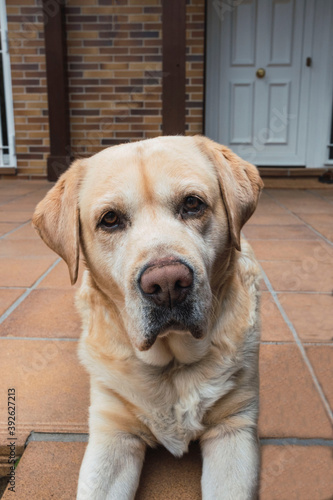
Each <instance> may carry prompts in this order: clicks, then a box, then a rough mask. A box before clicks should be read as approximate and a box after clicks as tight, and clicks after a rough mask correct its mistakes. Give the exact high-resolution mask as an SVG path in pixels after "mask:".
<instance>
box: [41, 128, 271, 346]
mask: <svg viewBox="0 0 333 500" xmlns="http://www.w3.org/2000/svg"><path fill="white" fill-rule="evenodd" d="M261 188H262V181H261V179H260V176H259V174H258V171H257V169H256V168H255V167H254V166H253V165H250V164H249V163H246V162H245V161H243V160H241V159H240V158H239V157H238V156H236V155H235V154H234V153H232V152H231V151H230V150H229V149H227V148H225V147H223V146H220V145H219V144H217V143H215V142H213V141H210V140H209V139H206V138H205V137H202V136H196V137H181V136H176V137H161V138H156V139H150V140H146V141H141V142H137V143H132V144H124V145H121V146H115V147H111V148H108V149H106V150H104V151H102V152H100V153H98V154H96V155H94V156H92V157H91V158H89V159H87V160H78V161H76V162H74V164H73V165H72V166H71V167H70V168H69V170H68V171H67V172H65V173H64V174H63V175H62V176H61V178H60V179H59V181H58V182H57V184H56V185H55V186H54V187H53V188H52V189H51V190H50V191H49V193H48V194H47V195H46V197H45V198H44V199H43V200H42V201H41V202H40V203H39V205H38V207H37V208H36V211H35V214H34V217H33V224H34V226H35V227H36V229H37V230H38V232H39V234H40V236H41V237H42V239H43V240H44V241H45V243H46V244H47V245H48V246H49V247H50V248H51V249H53V250H54V251H55V252H57V253H58V254H59V255H60V256H61V257H62V258H63V259H64V260H65V261H66V263H67V265H68V267H69V272H70V277H71V281H72V283H75V281H76V279H77V272H78V262H79V246H80V244H81V248H82V251H83V254H84V256H85V260H86V262H87V265H88V268H89V271H90V273H91V275H92V277H93V279H94V281H95V282H96V284H97V286H98V287H99V288H100V289H101V290H102V291H103V292H104V293H105V294H106V295H107V296H108V297H109V298H110V299H111V300H112V301H114V302H115V303H116V304H118V306H119V310H120V311H121V314H122V316H123V320H124V322H125V324H126V329H127V332H128V335H129V337H130V340H131V342H132V344H133V345H134V346H135V347H136V348H137V349H139V350H141V351H142V350H147V349H149V348H150V347H151V346H152V345H153V343H154V342H155V340H156V338H157V336H163V335H166V334H167V333H168V332H169V331H186V332H190V333H191V334H192V335H193V337H195V338H201V337H203V336H204V335H205V332H206V329H207V326H208V322H209V318H210V316H211V314H210V313H211V308H212V295H213V293H214V289H213V290H212V288H213V287H212V282H213V280H214V275H215V274H216V270H217V269H218V268H219V267H223V265H224V262H223V261H224V260H225V256H226V255H229V254H230V252H231V251H233V249H234V248H236V249H237V250H240V231H241V228H242V226H243V225H244V224H245V222H246V221H247V220H248V219H249V217H250V216H251V215H252V213H253V212H254V210H255V207H256V205H257V201H258V197H259V193H260V190H261Z"/></svg>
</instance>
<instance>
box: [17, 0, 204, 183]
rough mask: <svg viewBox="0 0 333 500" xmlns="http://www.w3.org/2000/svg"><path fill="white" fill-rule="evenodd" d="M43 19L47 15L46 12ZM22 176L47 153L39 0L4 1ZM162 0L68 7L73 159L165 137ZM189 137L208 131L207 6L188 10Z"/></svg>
mask: <svg viewBox="0 0 333 500" xmlns="http://www.w3.org/2000/svg"><path fill="white" fill-rule="evenodd" d="M44 14H45V13H44ZM7 15H8V27H9V37H10V47H11V48H10V53H11V65H12V80H13V98H14V106H15V110H14V113H15V130H16V137H17V139H16V143H17V153H18V172H19V175H46V157H47V155H48V152H49V147H48V146H49V141H48V117H47V91H46V81H45V78H46V76H45V58H44V34H43V25H42V8H41V5H40V0H7ZM161 15H162V7H161V0H114V1H108V0H68V1H67V3H66V21H67V47H68V76H69V106H70V126H71V141H72V144H71V147H72V152H73V153H74V155H76V156H85V155H90V154H93V153H95V152H97V151H99V150H101V149H102V148H104V147H107V146H109V145H112V144H118V143H120V142H124V141H132V140H137V139H144V138H148V137H155V136H157V135H160V134H161V133H162V132H161V126H162V115H161V112H162V94H161V93H162V79H161V77H162V52H161V50H162V22H161ZM186 40H187V54H186V133H187V134H195V133H202V132H203V77H204V74H203V72H204V0H187V5H186Z"/></svg>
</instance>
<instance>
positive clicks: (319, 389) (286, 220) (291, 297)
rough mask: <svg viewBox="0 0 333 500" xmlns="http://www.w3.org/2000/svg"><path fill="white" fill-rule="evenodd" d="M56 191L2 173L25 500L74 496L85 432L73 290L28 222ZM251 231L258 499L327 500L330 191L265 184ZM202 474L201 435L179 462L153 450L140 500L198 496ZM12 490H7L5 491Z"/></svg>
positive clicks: (5, 293) (5, 337)
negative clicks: (257, 339) (257, 272)
mask: <svg viewBox="0 0 333 500" xmlns="http://www.w3.org/2000/svg"><path fill="white" fill-rule="evenodd" d="M49 188H50V184H48V183H47V182H46V181H19V180H15V181H10V180H2V181H0V366H1V380H2V384H1V390H0V398H1V403H0V476H1V475H4V474H6V473H7V468H6V463H7V459H8V450H7V447H6V444H7V443H8V440H7V437H8V434H7V424H6V421H7V415H6V411H7V407H6V398H7V389H8V388H9V387H15V389H16V394H17V448H16V450H17V454H18V455H21V454H22V453H23V456H22V459H21V461H20V463H19V465H18V468H17V470H16V477H17V480H16V490H17V491H16V498H19V499H20V500H48V499H50V498H56V499H57V500H58V499H66V500H71V499H74V498H75V488H76V481H77V476H78V471H79V467H80V462H81V459H82V456H83V453H84V449H85V446H86V444H85V443H86V440H87V435H86V433H87V430H88V426H87V419H88V404H89V392H88V377H87V375H86V374H85V372H84V370H83V369H82V367H81V366H80V365H79V363H78V360H77V355H76V350H77V341H78V336H79V331H80V326H79V319H78V316H77V315H76V313H75V312H74V311H73V307H72V306H73V296H74V289H71V287H70V285H69V278H68V274H67V269H66V266H65V265H64V263H63V262H61V261H60V259H58V258H57V256H56V255H55V254H53V253H52V252H50V251H49V250H48V249H47V248H46V247H45V246H44V245H43V244H42V243H41V241H40V240H39V238H38V237H37V236H36V234H35V233H34V231H33V230H32V229H31V226H30V218H31V214H32V211H33V208H34V206H35V204H36V203H37V202H38V200H39V199H41V198H42V197H43V196H44V194H45V192H46V191H47V190H48V189H49ZM244 236H245V237H246V238H248V239H249V241H250V243H251V244H252V246H253V248H254V250H255V252H256V255H257V258H258V259H259V261H260V263H261V266H262V268H263V276H264V280H263V282H262V290H263V294H262V343H261V349H260V373H261V386H260V393H261V413H260V420H259V432H260V437H261V444H262V472H261V478H262V479H261V493H260V498H261V500H293V499H295V500H299V499H302V500H306V499H308V500H328V499H329V498H332V497H333V460H332V451H333V449H332V447H333V435H332V421H333V420H332V409H333V377H332V368H333V319H332V311H333V189H332V190H328V189H325V190H315V189H314V190H295V189H294V190H288V189H269V190H266V191H265V192H264V193H263V195H262V197H261V200H260V204H259V207H258V210H257V212H256V214H255V215H254V216H253V217H252V219H251V220H250V221H249V223H248V224H247V226H246V227H245V228H244ZM82 267H83V266H81V270H82ZM30 433H32V434H30ZM29 435H30V438H29V439H28V437H29ZM27 440H28V444H26V443H27ZM25 445H26V446H25ZM41 470H42V471H43V473H42V474H41ZM200 472H201V459H200V450H199V448H198V445H197V443H194V444H193V445H192V446H191V449H190V453H189V454H188V455H186V456H184V457H183V458H182V459H180V460H176V459H174V458H173V457H172V456H171V455H170V454H169V453H168V452H166V451H165V450H163V449H158V450H150V451H149V452H148V453H147V458H146V462H145V465H144V469H143V473H142V478H141V483H140V487H139V491H138V493H137V500H155V499H156V500H162V499H163V500H169V499H170V500H171V499H172V500H177V499H182V500H187V499H188V500H189V499H191V500H196V499H198V500H199V499H200ZM170 477H172V482H171V481H170ZM2 482H3V483H4V481H2ZM11 495H12V493H11V492H10V491H8V490H7V491H6V493H5V494H4V497H3V498H4V499H6V500H7V499H10V498H12V496H11ZM0 496H1V493H0ZM235 500H238V499H235ZM240 500H242V499H240Z"/></svg>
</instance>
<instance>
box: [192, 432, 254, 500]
mask: <svg viewBox="0 0 333 500" xmlns="http://www.w3.org/2000/svg"><path fill="white" fill-rule="evenodd" d="M216 434H217V435H216V437H214V438H208V439H205V438H204V436H203V439H202V441H201V449H202V456H203V472H202V478H201V487H202V498H203V500H255V499H256V498H257V494H258V492H257V489H258V474H259V462H260V460H259V444H258V439H257V437H256V431H254V430H253V429H238V430H237V429H234V430H231V431H229V432H227V433H218V432H217V433H216Z"/></svg>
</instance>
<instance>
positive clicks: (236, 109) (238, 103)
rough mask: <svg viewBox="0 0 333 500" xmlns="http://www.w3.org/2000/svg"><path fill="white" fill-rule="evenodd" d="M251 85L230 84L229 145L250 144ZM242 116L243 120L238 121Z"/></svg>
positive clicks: (250, 83) (252, 93) (252, 95)
mask: <svg viewBox="0 0 333 500" xmlns="http://www.w3.org/2000/svg"><path fill="white" fill-rule="evenodd" d="M253 90H254V89H253V83H252V82H248V83H231V84H230V110H231V117H230V118H231V120H230V143H231V144H250V143H251V137H252V135H253V127H252V124H253V103H254V92H253ZM241 115H243V116H244V119H243V120H239V118H238V117H239V116H241Z"/></svg>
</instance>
